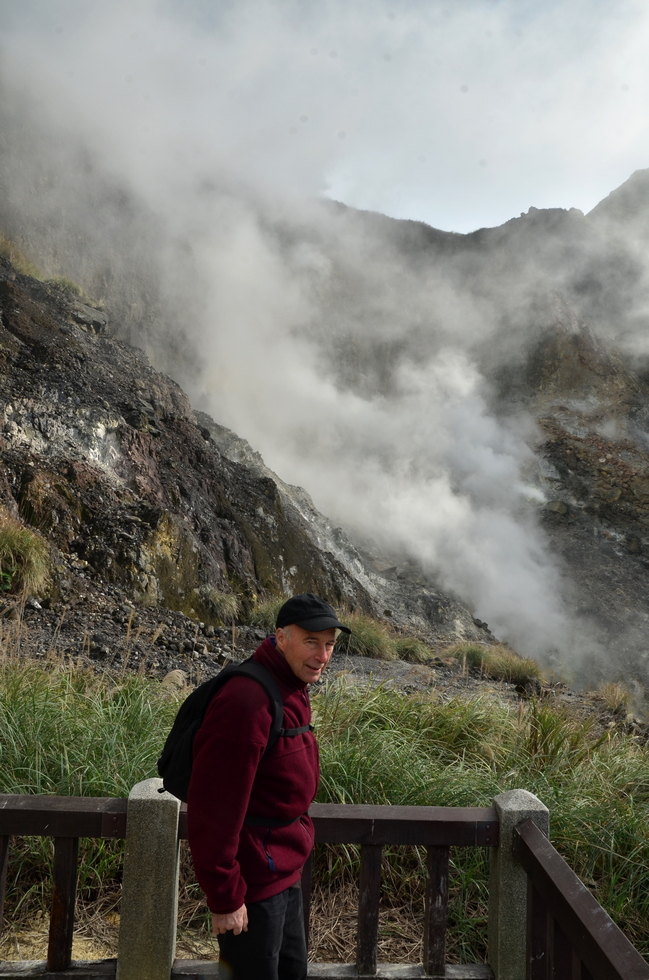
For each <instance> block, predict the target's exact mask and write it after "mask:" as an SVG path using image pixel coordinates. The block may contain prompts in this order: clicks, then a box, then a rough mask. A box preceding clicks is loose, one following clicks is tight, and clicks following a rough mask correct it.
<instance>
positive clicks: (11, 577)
mask: <svg viewBox="0 0 649 980" xmlns="http://www.w3.org/2000/svg"><path fill="white" fill-rule="evenodd" d="M49 568H50V551H49V547H48V544H47V542H46V540H45V538H43V537H41V535H40V534H37V533H36V531H33V530H31V528H28V527H26V526H25V525H24V524H23V523H22V521H19V520H17V519H16V518H15V517H12V516H11V514H9V513H8V512H7V511H5V510H2V509H1V508H0V592H8V593H11V594H12V595H26V594H28V593H30V592H39V591H40V590H41V589H42V588H43V587H44V586H45V584H46V582H47V579H48V575H49Z"/></svg>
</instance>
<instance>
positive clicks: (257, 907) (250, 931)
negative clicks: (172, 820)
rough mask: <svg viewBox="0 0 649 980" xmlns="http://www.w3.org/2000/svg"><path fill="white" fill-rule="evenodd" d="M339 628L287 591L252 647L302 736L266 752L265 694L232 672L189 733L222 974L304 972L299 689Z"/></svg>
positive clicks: (308, 767) (192, 830) (306, 599)
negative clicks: (268, 629) (267, 631)
mask: <svg viewBox="0 0 649 980" xmlns="http://www.w3.org/2000/svg"><path fill="white" fill-rule="evenodd" d="M336 630H344V632H346V633H351V630H350V629H348V627H347V626H344V625H343V624H342V623H340V622H338V619H337V617H336V614H335V612H334V610H333V609H332V608H331V606H330V605H329V604H328V603H326V602H324V601H323V600H322V599H320V598H319V597H318V596H316V595H312V594H310V593H306V594H304V595H298V596H294V597H293V598H292V599H289V600H288V602H285V603H284V605H283V606H282V608H281V609H280V611H279V613H278V615H277V626H276V631H275V636H270V637H267V639H265V640H264V642H263V643H262V644H261V646H260V647H259V648H258V649H257V651H256V652H255V655H254V658H253V659H254V660H256V661H258V662H259V663H261V664H263V665H264V667H266V668H267V669H268V670H269V671H270V672H271V674H272V675H273V677H274V679H275V681H276V682H277V685H278V687H279V691H280V694H281V696H282V702H283V706H284V722H283V727H284V728H285V729H288V730H289V731H290V730H292V729H293V730H294V729H303V730H302V732H301V733H300V734H297V735H291V736H290V737H289V735H288V734H287V735H286V736H285V737H280V738H279V739H278V741H277V744H276V745H275V746H274V747H273V748H272V749H271V750H270V751H269V752H268V753H267V754H264V753H265V749H266V745H267V743H268V737H269V733H270V730H271V724H272V714H271V705H270V702H269V698H268V695H267V694H266V692H265V691H264V689H263V688H262V686H261V685H260V684H259V683H258V682H257V681H256V680H254V679H252V678H249V677H238V676H237V677H233V678H231V679H230V680H229V681H228V682H227V683H226V684H224V685H223V687H222V688H221V689H220V690H219V691H218V692H217V694H216V695H215V697H214V698H213V700H212V702H211V704H210V706H209V708H208V710H207V713H206V715H205V719H204V721H203V724H202V726H201V728H200V729H199V731H198V733H197V734H196V738H195V740H194V756H193V764H192V776H191V782H190V784H189V793H188V798H187V829H188V837H189V844H190V847H191V851H192V857H193V859H194V867H195V869H196V876H197V878H198V881H199V884H200V885H201V888H202V889H203V891H204V892H205V895H206V898H207V904H208V906H209V908H210V909H211V911H212V928H213V931H214V933H215V934H216V935H217V936H218V941H219V948H220V958H219V964H220V976H221V977H222V978H227V980H306V969H307V967H306V943H305V938H304V920H303V915H302V893H301V889H300V885H299V879H300V875H301V872H302V868H303V866H304V863H305V861H306V860H307V858H308V856H309V854H310V853H311V850H312V848H313V824H312V822H311V819H310V818H309V816H308V813H307V811H308V809H309V806H310V804H311V803H312V802H313V799H314V798H315V795H316V791H317V788H318V780H319V777H320V767H319V761H318V745H317V742H316V739H315V737H314V735H313V732H312V731H310V730H309V729H308V726H309V723H310V720H311V705H310V703H309V695H308V691H307V685H308V684H312V683H313V682H314V681H317V680H319V679H320V677H321V676H322V672H323V670H324V669H325V667H326V666H327V664H328V662H329V660H330V658H331V654H332V653H333V649H334V644H335V641H336ZM305 729H306V730H305Z"/></svg>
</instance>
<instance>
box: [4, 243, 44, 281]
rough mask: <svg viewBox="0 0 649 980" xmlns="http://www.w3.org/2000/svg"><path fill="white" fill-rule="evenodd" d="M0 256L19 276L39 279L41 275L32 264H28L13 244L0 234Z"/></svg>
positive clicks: (24, 256)
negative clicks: (8, 262)
mask: <svg viewBox="0 0 649 980" xmlns="http://www.w3.org/2000/svg"><path fill="white" fill-rule="evenodd" d="M0 255H2V256H3V257H4V258H5V259H9V261H10V262H11V264H12V265H13V267H14V269H15V270H16V272H19V273H20V274H21V275H23V276H31V277H32V278H33V279H40V278H41V273H40V271H39V269H37V267H36V266H35V265H34V263H33V262H30V260H29V259H28V258H27V256H26V255H24V254H23V252H21V250H20V249H19V248H18V246H17V245H15V244H14V242H12V241H10V239H8V238H5V236H4V235H2V234H0Z"/></svg>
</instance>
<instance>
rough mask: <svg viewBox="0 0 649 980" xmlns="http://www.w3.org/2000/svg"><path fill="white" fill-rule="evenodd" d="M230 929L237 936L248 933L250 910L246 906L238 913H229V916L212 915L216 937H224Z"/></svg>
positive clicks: (213, 930)
mask: <svg viewBox="0 0 649 980" xmlns="http://www.w3.org/2000/svg"><path fill="white" fill-rule="evenodd" d="M229 929H232V932H233V933H234V934H235V936H238V935H239V933H241V932H248V909H247V908H246V906H245V905H242V906H241V908H240V909H237V911H236V912H228V913H227V915H217V914H216V913H215V912H213V913H212V932H213V933H214V935H215V936H218V935H219V934H220V935H223V934H224V933H226V932H228V930H229Z"/></svg>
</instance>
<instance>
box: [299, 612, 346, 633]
mask: <svg viewBox="0 0 649 980" xmlns="http://www.w3.org/2000/svg"><path fill="white" fill-rule="evenodd" d="M295 625H296V626H301V627H302V629H303V630H311V631H312V632H313V633H321V632H322V631H323V630H331V629H337V630H342V631H343V633H351V630H350V628H349V626H345V625H344V624H343V623H339V622H338V620H337V619H335V618H334V617H333V616H315V617H314V618H313V619H301V620H300V622H299V623H298V622H296V623H295Z"/></svg>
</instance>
